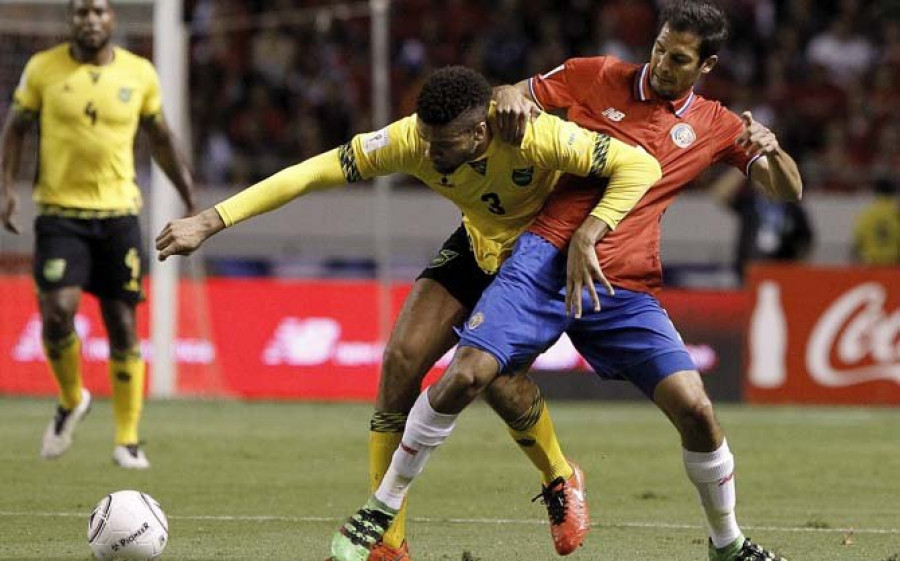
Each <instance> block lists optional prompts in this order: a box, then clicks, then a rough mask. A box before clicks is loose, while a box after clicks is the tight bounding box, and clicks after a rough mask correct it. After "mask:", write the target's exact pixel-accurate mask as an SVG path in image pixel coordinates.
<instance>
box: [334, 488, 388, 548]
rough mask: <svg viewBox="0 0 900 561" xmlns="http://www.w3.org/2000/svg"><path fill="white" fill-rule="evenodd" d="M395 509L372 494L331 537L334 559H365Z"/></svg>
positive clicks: (385, 529)
mask: <svg viewBox="0 0 900 561" xmlns="http://www.w3.org/2000/svg"><path fill="white" fill-rule="evenodd" d="M395 516H397V511H396V510H394V509H392V508H391V507H389V506H387V505H386V504H384V503H382V502H381V501H379V500H378V499H376V498H375V496H374V495H373V496H372V497H370V498H369V501H368V502H367V503H366V505H365V506H364V507H362V508H361V509H359V510H358V511H356V514H354V515H353V516H351V517H350V518H348V519H347V521H346V522H344V525H343V526H341V527H340V528H339V529H338V531H337V532H335V533H334V535H333V536H332V537H331V555H332V556H333V559H334V561H366V560H367V559H368V558H369V552H370V551H371V549H372V546H374V545H375V544H376V543H378V542H379V541H381V538H382V536H384V533H385V532H386V531H387V529H388V527H389V526H390V525H391V522H393V521H394V517H395Z"/></svg>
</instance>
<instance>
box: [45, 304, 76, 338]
mask: <svg viewBox="0 0 900 561" xmlns="http://www.w3.org/2000/svg"><path fill="white" fill-rule="evenodd" d="M41 319H42V322H43V326H42V333H43V337H44V339H45V340H48V341H58V340H60V339H63V338H65V337H67V336H68V335H69V334H70V333H72V332H73V331H74V330H75V313H74V312H72V311H70V310H67V309H66V308H63V307H61V306H48V307H45V308H44V310H43V314H42V318H41Z"/></svg>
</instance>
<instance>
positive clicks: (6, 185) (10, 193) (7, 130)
mask: <svg viewBox="0 0 900 561" xmlns="http://www.w3.org/2000/svg"><path fill="white" fill-rule="evenodd" d="M36 117H37V113H35V112H33V111H26V110H24V109H22V108H20V107H17V106H16V105H13V107H11V108H10V110H9V111H8V112H7V114H6V121H5V122H4V123H5V124H4V125H3V132H2V133H0V200H2V201H3V202H2V206H0V220H2V222H3V228H5V229H6V230H7V231H9V232H12V233H13V234H20V233H22V229H21V228H20V227H19V225H18V223H17V222H16V214H17V213H18V210H19V195H18V193H16V177H18V175H19V162H20V160H21V156H22V145H23V144H24V141H25V133H26V131H27V130H28V128H29V127H30V126H31V125H32V124H33V123H34V121H35V119H36Z"/></svg>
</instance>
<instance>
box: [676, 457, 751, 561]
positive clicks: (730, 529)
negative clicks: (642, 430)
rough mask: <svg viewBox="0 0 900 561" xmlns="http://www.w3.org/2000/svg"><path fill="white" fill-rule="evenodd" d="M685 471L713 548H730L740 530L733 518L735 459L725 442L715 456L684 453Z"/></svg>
mask: <svg viewBox="0 0 900 561" xmlns="http://www.w3.org/2000/svg"><path fill="white" fill-rule="evenodd" d="M684 468H685V470H686V471H687V475H688V478H689V479H690V480H691V482H693V483H694V486H695V487H697V493H698V494H699V495H700V503H701V504H702V505H703V510H704V511H705V512H706V521H707V524H708V526H709V537H710V538H711V539H712V542H713V546H715V547H716V548H722V547H725V546H727V545H729V544H731V543H732V542H733V541H734V540H736V539H737V538H738V537H739V536H740V535H741V530H740V528H738V525H737V519H736V518H735V516H734V505H735V502H736V499H735V490H734V456H732V455H731V450H729V449H728V442H726V441H723V442H722V446H720V447H719V449H718V450H716V451H715V452H691V451H689V450H684Z"/></svg>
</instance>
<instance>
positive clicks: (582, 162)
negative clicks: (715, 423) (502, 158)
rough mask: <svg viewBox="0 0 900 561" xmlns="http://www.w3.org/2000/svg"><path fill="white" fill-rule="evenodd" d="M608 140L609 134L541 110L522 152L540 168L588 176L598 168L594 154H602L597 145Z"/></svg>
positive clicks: (531, 124)
mask: <svg viewBox="0 0 900 561" xmlns="http://www.w3.org/2000/svg"><path fill="white" fill-rule="evenodd" d="M608 139H609V137H608V136H606V135H603V134H599V133H595V132H591V131H589V130H587V129H583V128H581V127H579V126H578V125H576V124H575V123H572V122H569V121H564V120H562V119H560V118H559V117H556V116H554V115H550V114H548V113H542V114H540V115H538V117H537V118H536V119H534V121H532V122H531V123H530V124H529V125H528V126H527V128H526V129H525V137H524V138H523V139H522V151H523V152H524V154H525V157H526V158H527V159H528V160H530V161H531V163H533V164H534V165H535V166H537V167H539V168H541V169H552V170H559V171H564V172H566V173H571V174H574V175H578V176H581V177H585V176H587V175H590V174H591V171H592V169H594V167H595V155H599V153H598V150H597V144H598V143H600V144H603V143H604V142H607V141H608ZM601 160H603V158H602V157H601ZM603 165H604V163H603V162H602V161H600V162H596V166H597V167H598V168H600V167H602V166H603Z"/></svg>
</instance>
